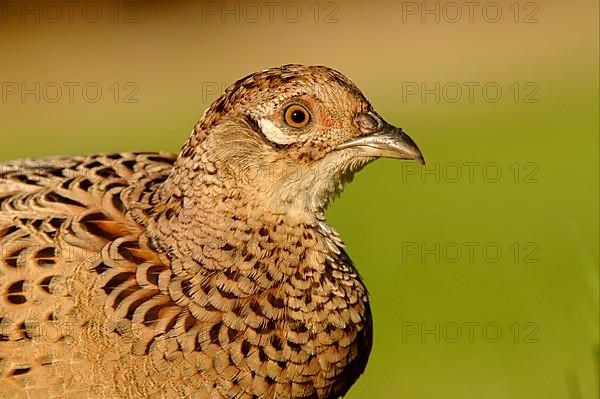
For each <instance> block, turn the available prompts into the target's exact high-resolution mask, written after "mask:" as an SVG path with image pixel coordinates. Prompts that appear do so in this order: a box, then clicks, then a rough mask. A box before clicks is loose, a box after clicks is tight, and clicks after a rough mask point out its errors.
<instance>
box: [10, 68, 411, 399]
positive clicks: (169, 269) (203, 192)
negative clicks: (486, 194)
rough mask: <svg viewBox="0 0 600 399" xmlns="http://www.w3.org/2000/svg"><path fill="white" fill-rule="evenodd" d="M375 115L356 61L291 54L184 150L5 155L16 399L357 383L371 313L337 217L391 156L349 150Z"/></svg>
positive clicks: (222, 106) (213, 110) (281, 394)
mask: <svg viewBox="0 0 600 399" xmlns="http://www.w3.org/2000/svg"><path fill="white" fill-rule="evenodd" d="M290 101H291V102H294V103H300V104H304V106H305V107H306V109H307V110H309V111H310V112H309V113H310V116H311V121H310V124H309V125H307V127H306V128H305V129H291V128H290V127H289V126H285V121H282V117H281V110H282V109H283V108H282V107H284V106H286V104H288V103H290ZM367 112H371V106H370V104H369V103H368V102H367V100H366V99H365V98H364V96H363V95H362V94H361V93H360V91H359V90H358V89H357V88H356V87H355V86H354V85H353V84H352V83H351V82H350V81H349V80H347V78H345V77H344V76H343V75H341V74H339V73H338V72H335V71H333V70H331V69H329V68H325V67H304V66H299V65H288V66H284V67H281V68H273V69H270V70H267V71H262V72H259V73H256V74H253V75H249V76H248V77H246V78H244V79H242V80H240V81H238V82H236V83H235V84H234V85H232V86H231V87H230V88H229V89H227V91H226V92H225V94H224V95H223V96H222V97H221V98H219V99H217V100H216V101H215V103H214V104H213V105H212V106H211V107H210V108H209V109H208V110H207V112H206V113H205V114H204V116H203V117H202V119H201V120H200V122H199V123H198V124H197V125H196V127H195V129H194V131H193V133H192V135H191V138H190V139H189V141H188V142H187V143H186V145H185V146H184V148H183V149H182V151H181V153H180V154H179V156H178V157H177V158H175V157H174V156H172V155H169V154H164V153H118V154H106V155H97V156H88V157H73V158H48V159H33V160H24V161H16V162H8V163H4V164H0V244H1V247H0V293H1V302H0V397H11V398H12V397H23V398H25V397H36V398H37V397H61V398H63V397H64V398H71V397H78V398H84V397H85V398H87V397H90V398H93V397H99V398H108V397H110V398H113V397H123V398H138V397H165V398H167V397H168V398H176V397H182V398H183V397H186V398H188V397H189V398H192V397H193V398H323V399H325V398H337V397H340V396H341V395H343V394H345V393H346V392H347V390H348V389H349V388H350V386H351V385H352V384H353V383H354V381H355V380H356V379H357V378H358V377H359V375H360V374H361V373H362V372H363V371H364V369H365V366H366V363H367V358H368V356H369V352H370V349H371V340H372V326H371V314H370V309H369V303H368V298H367V292H366V289H365V287H364V285H363V283H362V282H361V280H360V278H359V276H358V274H357V272H356V270H355V268H354V266H353V265H352V262H351V261H350V258H349V257H348V255H347V254H346V252H345V250H344V246H343V244H342V241H341V240H340V238H339V236H338V235H337V233H336V232H335V231H334V230H333V229H332V228H331V227H330V226H328V224H327V223H326V222H325V220H324V217H323V212H322V211H323V209H324V208H325V206H327V203H328V202H329V200H330V199H331V198H333V197H334V196H335V195H336V194H337V193H339V191H340V190H341V187H342V185H343V183H344V182H346V181H348V180H349V179H350V178H351V177H352V174H353V173H354V172H356V171H357V170H359V169H360V168H362V167H363V166H364V165H366V164H367V163H368V162H370V161H372V160H374V159H375V158H377V156H376V155H373V154H372V153H370V152H369V153H368V154H366V155H365V154H362V152H361V153H360V154H358V153H357V152H356V151H359V150H358V149H356V148H359V147H352V148H351V149H349V150H338V149H337V147H339V146H340V145H343V144H344V143H347V142H349V141H351V140H353V139H356V138H357V137H361V136H363V135H365V136H366V135H368V134H369V133H372V131H375V130H376V129H375V127H374V125H373V123H374V122H373V123H371V125H370V129H371V131H369V129H367V128H369V126H367V127H366V128H365V126H363V125H360V124H358V125H357V124H356V122H355V116H356V115H358V114H360V115H363V114H365V113H367ZM371 115H373V118H377V116H375V115H376V114H374V113H372V114H371ZM266 119H268V120H269V121H270V123H271V124H272V125H273V126H276V129H277V130H276V132H277V134H280V135H285V137H289V140H288V141H289V142H290V143H289V144H285V145H281V144H278V143H276V142H271V141H269V139H268V138H267V137H266V136H265V134H264V132H263V131H261V128H260V126H262V125H261V124H260V121H264V120H266ZM371 122H372V121H371ZM365 132H366V133H365ZM395 134H403V133H401V132H400V131H397V132H396V133H395ZM411 143H412V142H411ZM412 144H414V143H412ZM340 148H341V147H340ZM415 148H416V147H415ZM359 149H360V151H365V147H360V148H359ZM369 151H372V148H370V150H369ZM361 154H362V155H361ZM382 156H385V155H382ZM419 156H420V153H419Z"/></svg>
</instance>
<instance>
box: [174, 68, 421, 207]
mask: <svg viewBox="0 0 600 399" xmlns="http://www.w3.org/2000/svg"><path fill="white" fill-rule="evenodd" d="M381 157H388V158H399V159H413V160H417V161H419V162H421V163H423V162H424V159H423V155H422V154H421V151H420V150H419V148H418V147H417V145H416V144H415V143H414V142H413V140H412V139H411V138H410V137H409V136H408V135H406V134H405V133H404V132H403V131H402V130H401V129H400V128H396V127H394V126H392V125H390V124H388V123H387V122H385V121H384V120H383V118H382V117H381V116H380V115H379V114H378V113H377V112H375V111H374V110H373V107H372V106H371V104H370V103H369V101H368V100H367V99H366V98H365V96H364V95H363V94H362V93H361V91H360V90H359V89H358V88H357V87H356V86H355V85H354V83H352V82H351V81H350V80H349V79H348V78H346V77H345V76H344V75H342V74H341V73H339V72H337V71H335V70H333V69H330V68H327V67H323V66H302V65H285V66H282V67H279V68H272V69H267V70H264V71H261V72H257V73H254V74H251V75H248V76H246V77H244V78H242V79H240V80H238V81H237V82H235V83H234V84H233V85H231V86H230V87H229V88H228V89H226V91H225V93H224V94H223V95H222V96H221V97H220V98H218V99H217V100H216V101H215V102H214V103H213V104H212V106H211V107H210V108H209V109H208V110H207V111H206V112H205V114H204V115H203V117H202V119H201V120H200V122H199V123H198V124H197V125H196V127H195V129H194V132H193V134H192V136H191V138H190V140H189V141H188V142H187V143H186V145H185V146H184V148H183V150H182V152H181V154H180V156H179V159H178V161H177V164H176V167H175V169H174V175H175V176H178V178H179V179H181V178H182V176H186V177H188V178H189V180H188V181H187V182H186V186H187V188H184V187H181V186H179V191H180V194H181V195H184V196H185V195H186V192H187V193H188V194H189V192H190V190H189V188H190V187H193V186H194V185H198V184H199V182H198V181H197V180H205V175H206V173H217V174H219V175H220V176H219V180H223V179H225V180H227V181H228V182H229V183H228V184H229V187H228V190H235V189H238V190H240V191H242V192H243V195H244V196H247V197H252V198H253V200H254V201H255V202H256V204H255V205H258V204H262V205H266V207H267V208H268V209H270V210H271V211H273V212H283V213H290V212H294V213H295V214H297V215H304V216H306V217H309V218H310V217H311V215H315V214H320V213H321V212H322V211H323V209H324V208H325V207H326V206H327V204H328V203H329V201H330V200H331V199H332V198H334V197H335V196H336V195H337V194H338V193H339V192H340V191H341V190H342V187H343V184H344V183H345V182H348V181H349V180H351V179H352V176H353V174H354V173H355V172H357V171H358V170H360V169H361V168H363V167H364V166H365V165H366V164H368V163H369V162H371V161H373V160H375V159H377V158H381ZM202 169H204V170H202Z"/></svg>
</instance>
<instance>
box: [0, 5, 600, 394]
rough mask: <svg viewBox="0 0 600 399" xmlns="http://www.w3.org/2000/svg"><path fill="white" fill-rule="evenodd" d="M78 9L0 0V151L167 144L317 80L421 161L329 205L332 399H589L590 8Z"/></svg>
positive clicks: (592, 266)
mask: <svg viewBox="0 0 600 399" xmlns="http://www.w3.org/2000/svg"><path fill="white" fill-rule="evenodd" d="M91 4H92V5H89V3H78V2H75V5H74V6H71V7H70V8H69V7H66V6H65V5H64V4H63V3H60V2H58V3H30V2H4V1H3V2H2V4H0V5H1V6H2V13H1V14H0V18H1V19H0V54H1V57H2V61H1V62H0V83H1V84H2V86H1V89H2V91H1V93H0V94H1V98H0V137H1V139H2V140H1V141H0V143H1V144H0V159H2V160H8V159H16V158H22V157H33V156H42V155H69V154H80V153H92V152H107V151H123V150H167V151H171V152H176V151H178V149H179V148H180V146H181V145H182V144H183V142H184V141H185V139H186V137H187V135H188V133H189V132H190V131H191V128H192V126H193V124H194V123H195V121H196V120H197V119H198V118H199V116H200V115H201V113H202V112H203V110H204V109H205V108H206V107H207V106H208V105H209V104H210V102H211V101H212V100H214V99H215V98H216V97H217V95H218V93H219V92H220V91H221V90H222V89H223V88H224V87H225V85H227V84H228V83H231V82H233V81H234V80H236V79H238V78H240V77H241V76H244V75H245V74H247V73H250V72H253V71H255V70H258V69H263V68H266V67H269V66H274V65H280V64H284V63H290V62H298V63H306V64H324V65H328V66H331V67H334V68H336V69H339V70H341V71H342V72H344V73H345V74H347V75H348V76H349V77H350V78H351V79H353V80H354V81H355V82H356V84H357V85H358V86H359V87H360V88H361V89H362V90H363V92H364V93H365V94H366V96H367V97H368V98H369V99H370V100H371V102H372V103H373V105H374V106H375V108H376V109H377V110H378V112H379V113H381V114H382V115H383V116H384V117H385V118H386V119H387V120H388V121H390V122H391V123H394V124H397V125H399V126H401V127H403V128H404V129H405V131H407V132H408V133H409V134H410V135H411V136H412V137H413V138H414V139H415V141H416V142H417V143H418V144H419V146H420V147H421V148H422V150H423V152H424V154H425V157H426V159H427V161H428V164H427V167H425V168H420V167H418V166H417V165H416V164H413V163H403V162H399V161H388V160H381V161H377V162H376V163H374V164H373V165H370V166H369V167H367V169H366V170H364V171H362V172H361V173H359V174H358V175H357V176H356V178H355V181H354V182H353V183H352V184H350V185H349V186H348V187H347V189H346V190H345V192H344V194H343V195H342V197H341V198H340V199H338V200H337V201H336V202H335V203H334V204H333V205H332V206H331V207H330V209H329V210H328V217H329V221H330V222H331V224H333V225H334V226H335V227H336V228H337V229H338V231H339V232H340V233H341V235H342V236H343V238H344V240H345V242H346V244H347V246H348V252H349V253H350V255H351V256H352V258H353V260H354V261H355V263H356V265H357V266H358V268H359V270H360V272H361V274H362V276H363V277H364V279H365V281H366V283H367V286H368V288H369V290H370V292H371V298H372V307H373V313H374V318H375V346H374V349H373V353H372V356H371V360H370V362H369V366H368V368H367V371H366V374H365V375H364V376H363V377H362V378H361V379H360V380H359V381H358V383H357V384H356V385H355V387H354V388H353V389H352V390H351V392H350V394H349V395H348V398H390V399H391V398H417V399H421V398H422V399H429V398H432V399H433V398H487V399H496V398H497V399H500V398H526V399H532V398H544V399H546V398H570V399H580V398H581V399H583V398H595V397H598V375H599V370H598V357H599V346H598V311H599V309H598V228H599V226H598V136H599V134H598V106H599V104H598V4H597V2H595V1H591V0H590V1H583V0H579V1H576V2H570V3H566V2H564V3H561V2H558V1H536V2H526V1H523V2H516V3H515V2H514V1H512V0H511V1H499V2H487V1H484V2H477V1H476V2H471V3H468V2H467V3H463V2H444V1H442V2H434V1H427V2H421V1H417V2H392V1H390V2H388V3H386V2H364V3H359V2H346V1H344V2H342V1H336V2H328V1H318V2H314V1H311V2H307V3H302V2H292V1H290V2H287V1H282V2H279V1H275V2H271V3H268V2H267V3H265V2H260V1H259V2H255V3H244V2H229V3H219V2H203V3H201V2H197V3H177V2H164V3H161V2H137V3H135V2H134V3H129V2H118V3H113V2H106V3H105V2H96V3H91ZM25 7H28V8H25Z"/></svg>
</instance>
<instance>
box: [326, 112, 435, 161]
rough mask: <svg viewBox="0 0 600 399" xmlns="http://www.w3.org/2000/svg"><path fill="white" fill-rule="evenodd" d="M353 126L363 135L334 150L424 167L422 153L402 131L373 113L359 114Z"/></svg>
mask: <svg viewBox="0 0 600 399" xmlns="http://www.w3.org/2000/svg"><path fill="white" fill-rule="evenodd" d="M355 125H356V126H357V127H358V128H359V129H360V131H361V132H362V133H363V134H365V135H362V136H360V137H357V138H355V139H352V140H350V141H347V142H345V143H343V144H341V145H340V146H338V147H337V148H336V149H338V150H343V149H353V150H354V151H355V152H356V156H364V157H375V158H396V159H410V160H415V161H417V162H419V163H420V164H421V165H425V158H424V157H423V153H421V150H420V149H419V147H418V146H417V144H415V142H414V141H413V139H411V138H410V137H409V136H408V135H407V134H406V133H404V132H403V131H402V129H400V128H397V127H395V126H392V125H390V124H389V123H387V122H385V121H383V120H382V119H381V118H380V117H379V116H378V115H376V114H375V113H373V112H368V113H362V114H359V115H358V116H357V117H356V118H355Z"/></svg>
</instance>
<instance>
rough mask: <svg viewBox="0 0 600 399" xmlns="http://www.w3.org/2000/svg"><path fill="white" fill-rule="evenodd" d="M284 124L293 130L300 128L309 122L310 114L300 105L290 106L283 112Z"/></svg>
mask: <svg viewBox="0 0 600 399" xmlns="http://www.w3.org/2000/svg"><path fill="white" fill-rule="evenodd" d="M283 119H284V121H285V123H287V124H288V125H289V126H291V127H294V128H297V129H299V128H302V127H304V126H306V125H308V122H310V113H309V112H308V110H307V109H306V108H305V107H304V106H302V105H300V104H292V105H290V106H289V107H287V108H286V109H285V111H284V112H283Z"/></svg>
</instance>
